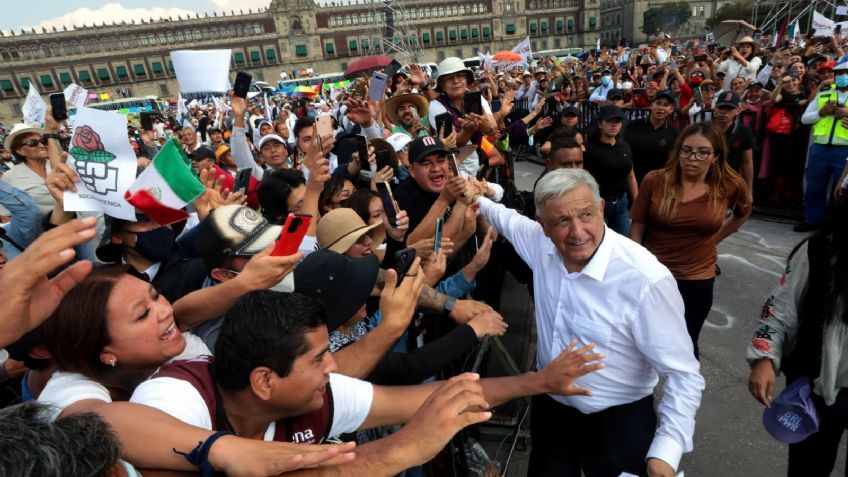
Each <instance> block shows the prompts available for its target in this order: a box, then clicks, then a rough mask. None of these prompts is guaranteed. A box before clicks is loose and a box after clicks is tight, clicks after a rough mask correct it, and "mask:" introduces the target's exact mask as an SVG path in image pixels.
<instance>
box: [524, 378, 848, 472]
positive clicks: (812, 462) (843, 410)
mask: <svg viewBox="0 0 848 477" xmlns="http://www.w3.org/2000/svg"><path fill="white" fill-rule="evenodd" d="M813 402H815V403H816V409H818V411H819V430H818V432H816V433H815V434H813V435H811V436H810V437H808V438H806V439H804V440H803V441H801V442H799V443H797V444H789V473H788V475H789V477H829V476H830V472H831V471H832V470H833V466H834V464H835V463H836V454H837V451H838V448H839V441H840V440H841V439H842V433H844V432H845V430H846V429H848V389H846V388H843V389H842V390H841V391H840V392H839V396H838V397H837V398H836V402H835V403H833V405H832V406H827V405H825V403H824V399H822V398H821V397H820V396H819V395H818V394H815V393H814V394H813ZM534 445H535V444H534ZM845 475H846V476H847V477H848V470H846V472H845Z"/></svg>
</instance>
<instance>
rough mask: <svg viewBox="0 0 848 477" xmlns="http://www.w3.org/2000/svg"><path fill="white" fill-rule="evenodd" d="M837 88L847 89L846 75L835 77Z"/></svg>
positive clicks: (847, 77) (847, 80) (847, 79)
mask: <svg viewBox="0 0 848 477" xmlns="http://www.w3.org/2000/svg"><path fill="white" fill-rule="evenodd" d="M836 87H837V88H848V75H839V76H837V77H836Z"/></svg>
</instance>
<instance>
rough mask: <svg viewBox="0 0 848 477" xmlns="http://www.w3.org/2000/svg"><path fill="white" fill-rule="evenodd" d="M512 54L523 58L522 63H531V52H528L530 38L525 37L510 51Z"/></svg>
mask: <svg viewBox="0 0 848 477" xmlns="http://www.w3.org/2000/svg"><path fill="white" fill-rule="evenodd" d="M512 52H513V53H518V54H519V55H521V56H523V57H524V61H525V62H526V63H527V64H528V65H529V64H530V62H531V61H533V52H532V51H531V50H530V37H529V36H525V37H524V39H523V40H521V43H519V44H517V45H515V48H513V49H512Z"/></svg>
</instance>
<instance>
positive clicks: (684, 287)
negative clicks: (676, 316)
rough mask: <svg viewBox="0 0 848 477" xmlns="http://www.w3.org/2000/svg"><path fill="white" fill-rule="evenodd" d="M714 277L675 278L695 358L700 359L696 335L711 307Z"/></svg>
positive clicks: (698, 333)
mask: <svg viewBox="0 0 848 477" xmlns="http://www.w3.org/2000/svg"><path fill="white" fill-rule="evenodd" d="M714 285H715V278H710V279H707V280H677V290H678V291H680V296H681V297H682V298H683V306H684V307H685V308H686V309H685V311H684V314H685V316H686V331H688V332H689V337H690V338H692V346H694V347H695V358H698V359H700V354H699V352H698V336H699V335H700V334H701V328H702V327H703V326H704V322H705V321H707V315H709V314H710V308H712V307H713V286H714Z"/></svg>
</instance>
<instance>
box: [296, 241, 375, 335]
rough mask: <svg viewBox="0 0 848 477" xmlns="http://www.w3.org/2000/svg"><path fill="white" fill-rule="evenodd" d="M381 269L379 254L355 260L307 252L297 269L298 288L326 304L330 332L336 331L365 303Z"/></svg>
mask: <svg viewBox="0 0 848 477" xmlns="http://www.w3.org/2000/svg"><path fill="white" fill-rule="evenodd" d="M379 270H380V260H379V259H378V258H377V256H376V255H373V254H371V255H366V256H364V257H362V258H356V259H353V258H350V257H348V256H347V255H342V254H340V253H336V252H333V251H332V250H328V249H322V250H318V251H315V252H312V253H310V254H309V255H307V256H306V258H304V259H303V261H302V262H300V264H299V265H298V266H297V268H295V269H294V291H295V292H296V293H303V294H304V295H309V296H311V297H314V298H317V299H319V300H320V301H321V302H323V303H324V309H325V310H326V315H325V316H326V320H327V321H326V325H327V331H330V332H332V331H333V330H335V329H336V328H338V327H339V326H341V325H342V324H343V323H344V322H346V321H347V320H349V319H351V318H352V317H353V315H354V314H355V313H356V312H357V310H359V308H360V307H362V305H363V304H365V302H366V300H368V297H369V296H371V290H373V289H374V284H376V283H377V272H378V271H379Z"/></svg>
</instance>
